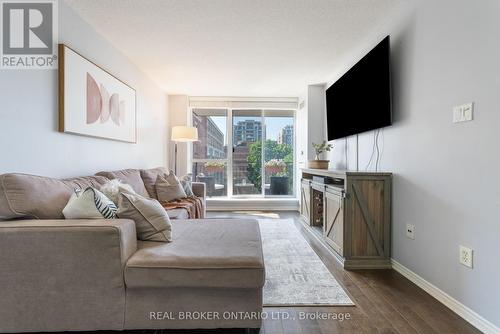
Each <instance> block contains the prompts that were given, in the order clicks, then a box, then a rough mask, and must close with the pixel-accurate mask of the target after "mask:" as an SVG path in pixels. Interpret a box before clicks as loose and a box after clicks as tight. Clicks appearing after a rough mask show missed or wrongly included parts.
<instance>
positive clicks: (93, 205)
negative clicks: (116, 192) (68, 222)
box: [63, 187, 118, 219]
mask: <svg viewBox="0 0 500 334" xmlns="http://www.w3.org/2000/svg"><path fill="white" fill-rule="evenodd" d="M117 211H118V208H117V207H116V205H115V203H113V201H111V200H110V199H109V198H107V197H106V195H104V194H103V193H102V192H100V191H99V190H97V189H95V188H92V187H88V188H87V189H85V190H84V191H81V190H80V189H75V192H74V193H73V195H71V198H70V199H69V201H68V204H66V206H65V207H64V209H63V215H64V217H65V218H66V219H102V218H105V219H113V218H115V217H116V212H117Z"/></svg>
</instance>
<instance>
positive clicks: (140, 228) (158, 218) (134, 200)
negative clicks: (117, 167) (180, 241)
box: [117, 193, 172, 242]
mask: <svg viewBox="0 0 500 334" xmlns="http://www.w3.org/2000/svg"><path fill="white" fill-rule="evenodd" d="M118 207H119V209H118V214H117V215H118V217H119V218H124V219H131V220H133V221H134V222H135V226H136V232H137V239H139V240H148V241H163V242H169V241H172V225H171V223H170V218H169V217H168V214H167V212H166V211H165V209H163V207H162V206H161V204H160V203H159V202H158V201H157V200H155V199H152V198H145V197H142V196H140V195H137V194H135V195H134V194H127V193H121V196H120V199H119V204H118Z"/></svg>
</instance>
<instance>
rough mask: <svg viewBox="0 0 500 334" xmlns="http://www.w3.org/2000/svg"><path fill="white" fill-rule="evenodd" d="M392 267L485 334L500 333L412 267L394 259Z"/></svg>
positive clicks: (495, 327) (488, 322) (494, 326)
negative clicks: (409, 267)
mask: <svg viewBox="0 0 500 334" xmlns="http://www.w3.org/2000/svg"><path fill="white" fill-rule="evenodd" d="M392 268H393V269H394V270H395V271H397V272H398V273H400V274H401V275H403V276H404V277H406V278H407V279H409V280H410V281H412V282H413V283H415V284H416V285H417V286H418V287H419V288H421V289H422V290H424V291H425V292H427V293H428V294H430V295H431V296H432V297H434V298H436V299H437V300H438V301H440V302H441V303H442V304H444V305H445V306H446V307H448V308H449V309H450V310H452V311H453V312H455V313H456V314H458V315H459V316H460V317H462V318H464V319H465V320H466V321H468V322H469V323H470V324H471V325H472V326H474V327H476V328H477V329H479V330H480V331H482V332H483V333H485V334H500V328H498V327H497V326H496V325H494V324H493V323H491V322H490V321H488V320H486V319H485V318H483V317H482V316H480V315H479V314H477V313H476V312H474V311H473V310H471V309H470V308H468V307H467V306H465V305H464V304H462V303H460V302H459V301H458V300H456V299H455V298H453V297H451V296H450V295H449V294H447V293H446V292H444V291H443V290H441V289H439V288H438V287H437V286H435V285H434V284H432V283H430V282H428V281H426V280H425V279H423V278H422V277H420V276H419V275H417V274H416V273H414V272H413V271H411V270H410V269H408V268H406V267H405V266H403V265H402V264H401V263H399V262H397V261H396V260H394V259H392Z"/></svg>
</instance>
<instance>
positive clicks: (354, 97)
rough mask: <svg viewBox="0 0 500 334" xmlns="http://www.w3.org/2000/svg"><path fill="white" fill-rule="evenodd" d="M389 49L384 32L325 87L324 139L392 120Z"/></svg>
mask: <svg viewBox="0 0 500 334" xmlns="http://www.w3.org/2000/svg"><path fill="white" fill-rule="evenodd" d="M389 53H390V41H389V36H387V37H386V38H384V40H383V41H382V42H380V43H379V44H378V45H377V46H376V47H375V48H373V50H371V51H370V52H369V53H368V54H367V55H366V56H364V57H363V58H362V59H361V60H360V61H359V62H357V63H356V65H354V66H353V67H352V68H351V69H350V70H349V71H347V73H345V74H344V75H343V76H342V77H341V78H340V79H338V80H337V81H336V82H335V83H334V84H332V85H331V86H330V87H329V88H328V89H327V90H326V112H327V125H328V140H334V139H338V138H343V137H347V136H350V135H354V134H358V133H361V132H365V131H369V130H374V129H378V128H382V127H385V126H388V125H391V124H392V110H391V79H390V66H389V63H390V60H389Z"/></svg>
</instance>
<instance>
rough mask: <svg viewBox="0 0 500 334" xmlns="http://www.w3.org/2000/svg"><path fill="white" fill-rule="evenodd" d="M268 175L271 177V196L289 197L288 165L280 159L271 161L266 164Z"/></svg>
mask: <svg viewBox="0 0 500 334" xmlns="http://www.w3.org/2000/svg"><path fill="white" fill-rule="evenodd" d="M264 168H265V170H266V173H267V174H268V175H270V177H269V179H270V183H271V185H270V192H271V195H288V176H287V175H286V163H285V162H284V161H283V160H280V159H271V160H269V161H267V162H266V163H265V164H264Z"/></svg>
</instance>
